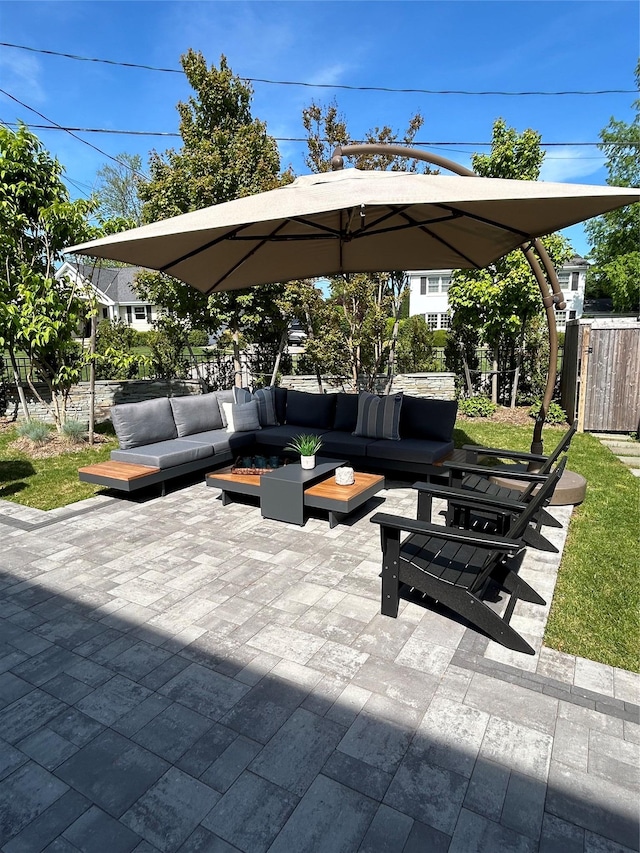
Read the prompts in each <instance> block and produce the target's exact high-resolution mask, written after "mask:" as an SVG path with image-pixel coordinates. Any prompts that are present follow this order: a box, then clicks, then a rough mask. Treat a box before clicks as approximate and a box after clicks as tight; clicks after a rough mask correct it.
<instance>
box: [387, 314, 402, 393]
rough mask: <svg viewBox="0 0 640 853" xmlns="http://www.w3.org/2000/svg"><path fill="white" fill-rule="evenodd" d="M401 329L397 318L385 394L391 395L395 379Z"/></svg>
mask: <svg viewBox="0 0 640 853" xmlns="http://www.w3.org/2000/svg"><path fill="white" fill-rule="evenodd" d="M399 328H400V324H399V322H398V318H397V317H396V318H395V321H394V323H393V331H392V332H391V341H390V343H389V360H388V362H387V384H386V386H385V389H384V393H385V394H390V393H391V388H392V386H393V380H394V378H395V366H396V346H397V344H398V329H399Z"/></svg>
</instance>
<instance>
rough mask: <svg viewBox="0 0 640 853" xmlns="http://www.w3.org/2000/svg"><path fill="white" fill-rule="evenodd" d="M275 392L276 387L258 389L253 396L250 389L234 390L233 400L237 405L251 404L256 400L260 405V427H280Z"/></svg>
mask: <svg viewBox="0 0 640 853" xmlns="http://www.w3.org/2000/svg"><path fill="white" fill-rule="evenodd" d="M274 390H275V389H274V387H269V388H258V390H257V391H254V392H253V394H252V393H251V391H249V389H248V388H234V389H233V400H234V402H235V403H250V402H251V401H252V400H255V401H256V403H257V404H258V419H259V420H260V426H278V419H277V417H276V406H275V397H274V393H273V392H274Z"/></svg>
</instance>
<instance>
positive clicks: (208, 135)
mask: <svg viewBox="0 0 640 853" xmlns="http://www.w3.org/2000/svg"><path fill="white" fill-rule="evenodd" d="M181 63H182V67H183V69H184V72H185V74H186V76H187V79H188V81H189V84H190V85H191V87H192V89H193V95H191V97H189V99H188V100H187V101H186V102H180V103H179V104H178V106H177V109H178V112H179V114H180V135H181V137H182V143H183V144H182V147H181V148H180V149H179V150H173V149H170V150H168V151H166V152H164V154H159V153H157V152H152V154H151V160H150V172H151V178H150V180H149V181H148V182H147V183H146V184H144V185H141V186H140V197H141V198H142V200H143V203H144V206H143V218H144V220H145V221H146V222H153V221H156V220H159V219H166V218H168V217H170V216H176V215H178V214H181V213H187V212H189V211H192V210H198V209H200V208H203V207H208V206H210V205H213V204H219V203H221V202H225V201H230V200H232V199H235V198H240V197H242V196H248V195H252V194H253V193H258V192H262V191H265V190H270V189H274V188H275V187H277V186H280V185H282V184H284V183H288V182H290V181H291V179H292V175H291V173H290V171H285V172H281V171H280V157H279V153H278V148H277V145H276V142H275V140H274V139H273V137H271V136H269V134H268V133H267V129H266V125H265V123H264V122H262V121H260V120H259V119H257V118H254V117H253V116H252V113H251V100H252V95H253V90H252V88H251V86H250V85H249V84H248V83H246V82H244V81H243V80H241V79H240V78H239V77H237V76H236V75H235V74H234V73H233V72H232V70H231V69H230V67H229V65H228V63H227V60H226V58H225V57H224V56H222V57H221V58H220V65H219V67H216V66H215V65H211V66H210V67H209V66H208V65H207V63H206V61H205V59H204V57H203V55H202V54H201V53H198V52H196V51H193V50H189V51H188V52H187V53H186V54H185V55H184V56H182V58H181ZM212 273H213V271H212ZM136 289H137V291H138V293H139V294H140V295H141V297H142V298H144V299H146V300H148V301H151V302H153V303H154V304H156V305H158V306H159V307H160V308H161V309H162V310H163V311H164V312H165V313H166V314H168V315H170V316H172V317H173V319H174V320H176V321H180V322H181V323H182V324H183V325H184V327H185V329H186V330H187V331H188V330H190V329H193V328H201V329H204V330H205V331H207V332H209V333H211V334H214V333H216V332H218V331H219V330H220V329H222V328H228V329H230V330H231V333H232V335H233V340H234V347H235V349H236V353H235V355H236V362H237V369H239V350H238V342H239V337H240V335H242V334H244V336H245V338H247V339H250V337H251V334H252V331H254V330H255V329H257V328H261V324H262V323H263V322H264V319H265V317H266V316H269V315H270V314H275V315H276V316H277V314H278V311H277V310H276V309H275V308H274V305H273V299H274V296H275V295H276V294H277V293H279V292H280V290H281V288H278V286H270V287H260V288H256V289H254V290H247V291H232V292H224V293H217V294H214V295H212V296H210V297H208V298H207V297H206V296H205V295H204V294H202V293H199V292H198V291H197V290H195V289H192V288H190V287H187V286H186V285H184V284H183V283H181V282H179V281H177V280H176V279H173V278H171V277H170V276H167V275H162V274H161V273H145V274H144V275H141V276H138V281H137V288H136Z"/></svg>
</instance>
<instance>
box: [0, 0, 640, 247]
mask: <svg viewBox="0 0 640 853" xmlns="http://www.w3.org/2000/svg"><path fill="white" fill-rule="evenodd" d="M639 9H640V6H639V4H638V3H637V2H636V0H629V2H627V0H590V1H589V2H585V1H584V0H568V2H564V0H537V2H529V0H505V2H493V0H461V2H458V0H431V2H427V0H423V2H419V0H418V1H417V2H404V0H394V2H384V1H383V2H374V0H368V1H367V2H349V0H343V2H340V3H334V2H303V0H290V2H268V1H267V2H234V0H229V2H217V0H211V2H190V0H181V2H171V0H166V2H155V0H148V2H106V0H103V2H82V0H78V2H58V1H57V0H49V2H25V1H24V0H20V2H7V0H2V2H0V33H1V35H0V40H2V41H3V42H10V43H13V44H18V45H26V46H29V47H33V48H38V49H41V50H52V51H59V52H64V53H71V54H77V55H81V56H88V57H97V58H103V59H110V60H114V61H117V62H133V63H140V64H147V65H153V66H161V67H166V68H179V67H180V66H179V58H180V55H181V54H183V53H184V52H185V51H186V50H187V49H188V48H189V47H191V48H194V49H196V50H200V51H202V53H203V54H204V56H205V57H206V59H207V60H208V62H210V63H212V62H215V63H216V64H217V63H218V62H219V58H220V55H221V54H222V53H224V54H225V55H226V56H227V58H228V60H229V63H230V65H231V67H232V69H233V70H234V72H235V73H236V74H238V75H240V76H243V77H253V78H268V79H270V80H292V81H302V82H308V83H325V84H342V85H351V86H385V87H390V88H421V89H430V90H445V89H446V90H451V89H455V90H468V91H487V90H492V91H494V90H500V91H511V92H513V91H517V92H520V91H532V90H536V91H539V90H543V91H561V90H581V91H582V90H601V89H624V90H630V89H633V86H634V76H633V74H634V68H635V64H636V61H637V57H638V53H639V38H638V34H639V23H640V21H639V18H640V12H639ZM0 87H1V88H2V89H4V90H5V91H6V92H8V93H9V94H11V95H13V96H14V97H15V98H18V99H19V100H20V101H22V102H24V104H25V105H27V106H29V107H32V108H34V109H36V110H38V111H39V112H40V113H42V114H43V115H45V116H46V117H47V118H48V119H50V120H53V121H54V122H56V123H58V124H60V125H63V126H74V127H91V128H105V129H118V130H144V131H167V132H175V131H177V129H178V114H177V111H176V108H175V105H176V103H177V102H178V101H179V100H185V99H186V98H187V97H188V96H189V94H190V89H189V86H188V84H187V82H186V79H185V78H184V76H183V75H180V74H169V73H160V72H154V71H146V70H140V69H131V68H123V67H116V66H111V65H105V64H98V63H89V62H79V61H75V60H72V59H66V58H62V57H57V56H48V55H45V54H41V53H32V52H27V51H24V50H19V49H15V48H11V47H2V46H0ZM254 90H255V93H254V101H253V112H254V115H255V116H257V117H259V118H261V119H263V120H264V121H266V122H267V125H268V130H269V132H270V133H271V134H272V135H273V136H275V137H281V138H290V137H294V138H295V137H302V136H303V135H304V134H303V128H302V122H301V112H302V109H303V108H304V107H305V106H307V105H308V104H309V103H310V102H311V100H316V102H319V103H322V104H324V103H328V102H329V101H331V100H332V99H333V98H335V99H336V101H337V103H338V107H339V109H340V110H341V112H343V113H344V115H345V117H346V119H347V123H348V126H349V129H350V132H351V135H352V136H353V137H356V138H357V137H359V136H361V135H363V134H364V133H365V132H366V131H367V130H368V129H370V128H371V127H375V126H379V125H384V124H388V125H390V126H391V127H392V128H394V129H395V130H398V131H400V132H401V131H402V130H403V129H404V127H405V126H406V123H407V121H408V119H409V117H410V116H411V115H412V114H413V113H414V112H416V111H420V112H421V113H422V114H423V115H424V117H425V124H424V126H423V128H422V130H421V131H420V133H419V135H418V139H419V140H420V141H430V142H456V143H459V144H457V145H454V146H448V147H442V146H437V145H433V146H431V148H432V149H433V150H436V151H438V152H439V153H444V154H445V155H446V156H450V157H451V158H452V159H455V160H458V161H459V162H461V163H464V164H469V162H470V154H471V152H472V151H474V150H487V149H486V148H481V147H480V146H479V145H478V143H482V142H488V141H489V140H490V138H491V128H492V125H493V122H494V120H495V119H496V118H498V117H499V116H502V117H503V118H504V119H505V120H506V121H507V123H508V124H509V125H512V126H514V127H516V128H517V129H518V130H519V131H522V130H524V129H525V128H527V127H532V128H534V129H535V130H538V131H539V132H540V133H541V134H542V137H543V142H547V143H551V142H561V143H566V144H565V145H563V146H561V147H552V148H549V149H548V150H547V156H546V160H545V165H544V167H543V173H542V177H543V179H546V180H560V181H572V182H581V183H592V184H603V183H605V180H606V172H605V170H604V168H603V159H602V155H601V154H600V152H599V151H598V150H597V149H596V148H595V147H590V146H578V145H576V144H573V145H572V144H571V143H580V142H597V141H598V134H599V132H600V130H601V129H602V128H603V127H604V126H605V125H606V124H607V123H608V121H609V119H610V118H611V117H612V116H615V117H616V118H618V119H622V120H625V121H628V120H630V119H631V117H632V111H631V104H632V101H633V100H634V96H633V95H632V94H607V95H590V96H579V95H565V96H551V97H548V96H541V95H532V96H518V97H508V96H504V95H486V96H471V95H427V94H401V93H382V92H366V91H354V92H350V91H344V90H340V89H316V88H308V87H299V86H282V85H270V84H265V83H255V84H254ZM0 120H2V121H4V122H15V121H17V120H22V121H24V122H26V123H27V124H29V125H32V124H47V122H46V121H44V120H43V119H41V118H40V117H39V116H37V115H35V114H34V113H33V112H31V111H29V110H28V109H27V108H26V107H23V106H20V105H18V104H17V103H15V101H12V100H11V99H9V98H7V97H6V96H5V95H3V94H0ZM35 132H36V133H37V134H38V135H39V136H40V138H41V139H42V141H43V143H44V145H45V146H46V147H47V148H48V150H50V151H51V152H52V153H53V154H54V155H55V156H57V157H58V159H59V160H60V162H61V163H62V164H63V166H64V167H65V170H66V175H67V176H68V178H69V179H70V181H72V182H73V183H72V184H70V189H71V192H72V194H73V195H74V196H77V195H79V194H80V193H83V194H88V193H89V192H90V191H91V189H92V187H93V186H94V185H95V181H96V172H97V170H98V169H100V168H101V166H103V165H104V164H105V162H108V161H107V158H106V157H105V156H104V155H102V154H100V153H98V152H96V151H95V150H93V149H91V148H90V147H89V146H87V145H85V144H83V143H81V142H79V141H78V140H76V139H74V138H73V137H71V136H70V135H69V134H67V133H64V132H61V131H52V130H36V131H35ZM78 136H81V137H82V138H84V139H86V140H88V141H89V142H91V143H92V144H94V145H96V146H97V147H98V148H101V149H102V150H103V151H104V152H106V153H108V154H110V155H117V154H119V153H120V152H123V151H126V152H128V153H139V154H140V155H141V156H142V158H143V163H145V164H146V159H147V155H148V152H149V151H150V149H152V148H155V149H157V150H159V151H162V150H165V149H166V148H167V147H170V146H172V145H176V144H177V143H178V140H170V139H162V138H153V137H140V136H116V135H111V134H81V133H79V134H78ZM462 143H476V144H475V145H474V144H462ZM279 145H280V151H281V156H282V165H283V166H286V165H288V164H291V165H292V166H293V168H294V170H295V171H296V172H297V173H304V172H305V171H306V169H305V166H304V161H303V155H304V152H305V146H304V144H303V143H299V142H287V141H282V142H280V143H279ZM568 234H569V236H570V238H571V239H572V241H573V244H574V247H575V248H576V249H577V250H578V251H579V252H581V253H585V252H586V251H587V249H588V246H587V244H586V241H585V239H584V236H583V232H582V228H581V226H576V227H575V228H573V229H568Z"/></svg>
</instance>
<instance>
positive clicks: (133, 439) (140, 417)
mask: <svg viewBox="0 0 640 853" xmlns="http://www.w3.org/2000/svg"><path fill="white" fill-rule="evenodd" d="M111 422H112V423H113V428H114V429H115V431H116V435H117V436H118V441H119V442H120V449H121V450H130V449H131V448H133V447H141V446H142V445H143V444H153V443H154V442H156V441H166V440H167V439H169V438H176V436H177V435H178V432H177V430H176V424H175V421H174V419H173V411H172V409H171V404H170V403H169V400H168V398H167V397H159V398H158V399H157V400H143V401H142V402H141V403H119V404H118V405H117V406H111Z"/></svg>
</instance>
